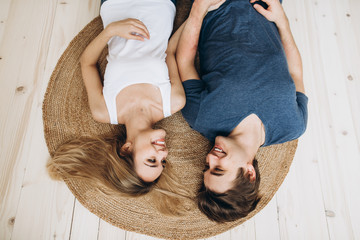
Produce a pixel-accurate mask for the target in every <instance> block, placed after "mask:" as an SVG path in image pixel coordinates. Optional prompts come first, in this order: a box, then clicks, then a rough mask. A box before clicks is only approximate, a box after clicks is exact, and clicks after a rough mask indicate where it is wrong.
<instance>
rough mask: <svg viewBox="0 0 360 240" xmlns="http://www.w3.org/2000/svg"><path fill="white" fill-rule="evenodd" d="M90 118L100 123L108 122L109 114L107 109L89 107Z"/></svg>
mask: <svg viewBox="0 0 360 240" xmlns="http://www.w3.org/2000/svg"><path fill="white" fill-rule="evenodd" d="M91 115H92V118H93V119H94V120H95V121H97V122H100V123H109V116H108V113H107V111H103V110H100V109H91Z"/></svg>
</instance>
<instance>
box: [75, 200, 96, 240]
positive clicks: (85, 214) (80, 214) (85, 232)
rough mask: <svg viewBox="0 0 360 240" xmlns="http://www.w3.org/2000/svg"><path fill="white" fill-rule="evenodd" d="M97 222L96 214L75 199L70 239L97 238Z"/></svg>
mask: <svg viewBox="0 0 360 240" xmlns="http://www.w3.org/2000/svg"><path fill="white" fill-rule="evenodd" d="M99 222H100V219H99V218H98V217H97V216H96V215H94V214H92V213H91V212H89V210H88V209H87V208H85V207H84V206H83V205H81V204H80V203H79V202H78V201H76V203H75V209H74V216H73V222H72V227H71V234H70V240H82V239H83V240H97V239H98V232H99Z"/></svg>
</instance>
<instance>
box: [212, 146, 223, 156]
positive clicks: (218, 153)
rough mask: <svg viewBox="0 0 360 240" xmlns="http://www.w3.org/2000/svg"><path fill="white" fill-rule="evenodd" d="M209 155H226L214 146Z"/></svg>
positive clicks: (218, 147)
mask: <svg viewBox="0 0 360 240" xmlns="http://www.w3.org/2000/svg"><path fill="white" fill-rule="evenodd" d="M211 153H212V154H213V155H215V156H217V157H223V156H224V155H226V152H225V151H224V150H223V149H222V148H221V147H220V146H219V145H215V146H214V148H213V149H212V151H211Z"/></svg>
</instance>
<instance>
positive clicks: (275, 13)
mask: <svg viewBox="0 0 360 240" xmlns="http://www.w3.org/2000/svg"><path fill="white" fill-rule="evenodd" d="M256 1H258V0H250V3H254V2H256ZM262 1H263V2H265V3H266V4H267V5H268V6H269V7H268V8H267V9H265V8H263V7H262V6H261V5H260V4H255V5H254V8H255V9H256V11H258V12H259V13H260V14H261V15H263V16H264V17H265V18H266V19H267V20H269V21H271V22H274V23H275V24H276V26H278V27H282V26H284V25H286V24H288V19H287V17H286V14H285V12H284V9H283V7H282V5H281V3H280V1H279V0H262Z"/></svg>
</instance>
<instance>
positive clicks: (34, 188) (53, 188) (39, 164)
mask: <svg viewBox="0 0 360 240" xmlns="http://www.w3.org/2000/svg"><path fill="white" fill-rule="evenodd" d="M73 2H74V1H73ZM50 3H51V2H50ZM63 3H64V2H63V1H59V3H57V4H56V1H55V2H53V4H52V5H50V6H53V7H56V5H59V6H61V7H59V8H58V11H57V12H56V17H57V19H56V20H55V23H54V24H53V21H54V15H55V14H54V10H53V11H49V10H50V8H49V9H46V7H48V6H47V5H46V4H39V5H36V4H35V5H34V6H37V7H38V8H39V7H42V8H41V9H36V10H34V11H33V12H34V13H35V14H37V15H38V16H39V17H42V15H40V14H38V13H37V12H42V13H49V14H51V16H52V20H51V19H50V20H48V19H47V20H45V21H44V22H45V23H47V24H49V25H50V27H49V28H45V30H44V29H43V30H44V33H42V34H37V33H36V32H35V33H34V36H35V37H43V38H45V39H46V38H47V37H48V36H47V35H49V36H52V41H51V44H50V49H52V50H54V52H55V54H50V55H49V56H48V57H46V56H47V52H46V50H48V48H49V41H48V40H46V41H45V40H42V41H40V40H38V42H40V44H42V45H41V47H40V48H41V50H43V52H41V53H40V54H39V55H35V54H34V56H32V57H35V58H36V57H38V58H40V59H41V61H42V62H41V63H42V64H39V65H38V66H37V67H38V71H39V72H41V73H42V72H43V70H42V69H46V73H45V76H43V78H42V77H41V76H35V77H36V78H39V79H44V81H43V82H42V83H43V84H42V87H41V88H40V87H38V88H36V90H37V92H36V93H34V99H33V103H32V102H31V101H29V105H30V104H33V107H32V109H33V111H32V115H31V116H30V117H29V118H30V119H31V120H35V121H34V122H33V123H32V124H31V125H32V126H35V125H36V126H37V127H36V128H35V130H34V131H33V129H29V130H28V131H27V133H26V134H29V137H28V138H30V139H31V140H25V141H26V142H29V143H30V142H32V143H33V144H31V145H29V146H27V148H28V147H30V148H31V149H35V150H34V151H35V154H34V155H33V156H32V155H30V157H29V156H28V155H26V154H24V155H26V156H24V157H23V158H24V159H30V160H29V164H28V165H29V167H27V168H26V169H27V171H26V176H25V179H24V182H25V183H26V182H30V183H31V184H24V185H25V186H27V187H26V188H25V187H24V189H23V191H22V192H21V200H20V203H19V210H18V211H17V215H16V218H15V227H14V229H20V230H19V231H16V232H15V234H14V235H13V237H12V238H13V239H25V238H26V239H41V238H45V239H49V238H56V237H57V238H60V239H66V238H68V237H69V234H70V225H71V218H72V212H73V205H74V197H73V196H72V194H71V193H70V192H69V191H68V190H67V188H66V186H65V185H64V183H57V184H56V183H55V182H53V181H50V179H49V177H48V175H47V173H46V172H44V170H45V164H46V160H47V158H48V154H47V149H46V145H45V142H44V140H43V129H42V119H41V106H42V99H43V96H44V92H45V89H46V86H47V82H48V80H49V78H50V74H51V72H52V69H53V66H55V64H56V62H57V59H58V58H59V57H60V54H61V53H62V51H63V49H65V47H66V46H67V44H68V43H69V42H70V41H71V40H72V38H73V37H74V36H75V34H77V33H78V31H79V30H81V29H82V28H83V27H84V25H85V24H87V23H88V22H89V21H90V20H92V19H93V18H94V17H95V16H97V15H98V6H95V5H93V4H91V3H90V4H89V3H87V2H84V1H83V2H82V4H84V5H85V6H84V5H81V4H79V3H80V1H78V2H77V3H78V5H76V6H73V5H66V4H63ZM64 5H65V6H64ZM15 6H18V7H19V6H22V5H20V4H16V5H15ZM91 6H93V9H90V8H91ZM22 7H24V6H22ZM43 8H45V9H43ZM64 8H65V9H64ZM70 8H71V11H69V10H70ZM84 8H85V9H86V8H88V10H89V12H83V9H84ZM54 9H55V8H54ZM66 9H69V10H66ZM25 10H26V11H30V12H31V10H30V9H29V8H26V6H25ZM79 10H80V11H82V12H83V14H76V11H79ZM91 10H92V11H91ZM74 11H75V12H74ZM45 16H46V15H45ZM63 19H67V20H69V21H76V20H77V24H75V26H74V23H73V22H71V23H65V24H64V21H63ZM34 20H37V19H36V18H34ZM39 22H40V23H41V22H42V21H41V20H39V21H36V23H34V24H33V25H34V26H35V27H36V28H37V29H42V28H41V27H40V26H39ZM23 25H24V26H26V24H23ZM53 26H55V28H56V29H54V31H53V32H52V31H51V29H52V27H53ZM69 26H71V27H69ZM64 29H65V31H66V32H67V33H69V35H63V36H64V37H63V38H62V39H61V40H62V41H60V42H59V41H57V40H58V38H57V36H58V35H59V33H62V32H64ZM68 29H72V31H70V30H68ZM42 35H44V36H42ZM48 39H49V38H48ZM33 46H36V45H32V46H31V47H33ZM31 47H29V46H28V48H29V49H31ZM35 49H36V48H35ZM59 49H62V50H59ZM21 54H23V52H21ZM30 57H31V56H29V58H30ZM45 59H47V61H46V67H44V65H45V63H44V60H45ZM30 61H31V60H30ZM31 62H34V61H33V60H32V61H31ZM49 66H50V67H49ZM40 90H41V91H40ZM28 108H30V107H28ZM26 110H27V111H29V110H30V109H26ZM33 115H34V116H35V117H34V116H33ZM35 118H36V119H35ZM32 131H33V132H34V134H33V132H32ZM26 136H27V135H26ZM34 138H35V140H34ZM37 138H40V140H38V139H37ZM27 148H26V150H28V149H27ZM39 152H40V153H44V156H43V158H41V159H43V161H39V157H40V156H39ZM19 153H22V152H21V151H19ZM23 168H24V167H22V169H23ZM18 172H19V173H23V172H24V171H18ZM17 179H18V180H22V179H23V177H17ZM38 179H42V180H41V181H38ZM18 185H19V184H18ZM58 185H60V186H61V187H60V189H61V190H59V187H58ZM20 186H21V183H20ZM13 188H14V189H15V190H21V187H18V188H16V186H13ZM18 192H19V191H17V193H18ZM15 195H16V194H15ZM17 195H18V194H17ZM35 199H37V200H38V201H36V200H35ZM9 200H10V198H9ZM46 200H48V201H46ZM12 203H13V207H9V206H7V208H8V209H9V208H10V209H12V212H14V211H16V207H15V205H16V204H17V202H16V201H12ZM39 209H42V211H39ZM34 216H36V217H37V219H38V221H32V222H31V223H32V224H34V226H32V225H31V224H29V223H28V221H29V219H31V218H32V217H34ZM3 217H5V216H3Z"/></svg>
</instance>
